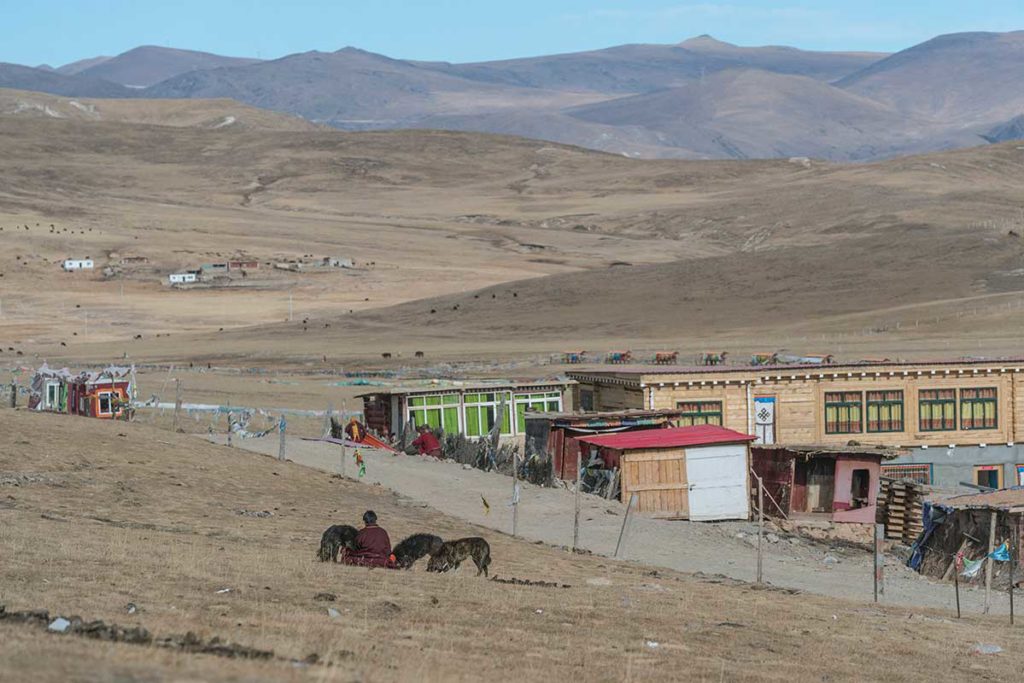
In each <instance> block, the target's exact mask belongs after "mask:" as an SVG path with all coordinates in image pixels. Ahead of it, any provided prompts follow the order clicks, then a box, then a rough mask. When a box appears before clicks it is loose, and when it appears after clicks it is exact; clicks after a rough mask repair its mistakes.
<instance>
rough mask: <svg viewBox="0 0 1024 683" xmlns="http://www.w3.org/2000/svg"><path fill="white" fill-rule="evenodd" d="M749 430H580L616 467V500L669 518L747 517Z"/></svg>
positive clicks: (713, 427) (706, 427)
mask: <svg viewBox="0 0 1024 683" xmlns="http://www.w3.org/2000/svg"><path fill="white" fill-rule="evenodd" d="M753 440H754V437H753V436H749V435H747V434H743V433H741V432H737V431H733V430H731V429H726V428H724V427H719V426H717V425H710V424H704V425H699V426H696V427H676V428H670V429H648V430H641V431H630V432H622V433H617V434H615V433H613V434H596V435H592V436H581V437H579V441H580V442H582V443H583V444H584V445H585V446H589V447H591V448H593V449H596V450H597V451H598V458H599V459H600V460H602V461H603V463H604V466H605V467H606V468H609V469H612V470H614V469H618V470H619V473H620V481H621V500H622V501H623V502H624V503H629V502H630V500H631V498H632V496H633V495H634V494H635V495H636V497H637V500H636V510H637V512H641V513H646V514H648V515H650V516H654V517H664V518H668V519H689V520H692V521H712V520H722V519H749V518H750V476H749V473H750V442H751V441H753Z"/></svg>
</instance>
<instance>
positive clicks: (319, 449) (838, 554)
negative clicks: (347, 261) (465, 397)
mask: <svg viewBox="0 0 1024 683" xmlns="http://www.w3.org/2000/svg"><path fill="white" fill-rule="evenodd" d="M212 438H213V439H214V440H216V441H218V442H221V443H222V442H223V437H218V436H214V437H212ZM236 446H240V447H242V448H246V449H248V450H252V451H255V452H258V453H263V454H265V455H273V456H275V457H276V455H277V452H278V440H277V439H276V438H265V439H259V440H249V441H237V440H236ZM361 452H362V454H363V457H364V459H365V462H366V475H365V477H363V479H362V480H363V481H364V482H365V483H367V484H371V485H372V484H379V485H381V486H384V487H386V488H389V489H391V490H393V491H395V492H397V493H399V494H401V495H403V496H406V497H408V498H410V499H412V500H413V501H416V502H419V503H422V504H423V505H424V506H430V507H433V508H435V509H437V510H439V511H441V512H443V513H445V514H448V515H452V516H454V517H458V518H460V519H463V520H465V521H467V522H472V523H474V524H479V525H481V526H485V527H489V528H492V529H496V530H498V531H502V532H505V533H511V531H512V511H511V507H510V503H511V500H512V481H511V479H509V478H508V477H505V476H502V475H499V474H494V473H488V472H482V471H480V470H477V469H464V468H463V467H462V466H461V465H457V464H454V463H445V462H439V461H437V460H433V459H424V458H418V457H411V456H405V455H401V456H394V455H390V454H387V453H382V452H377V451H372V450H369V449H363V450H362V451H361ZM287 454H288V459H289V460H292V461H294V462H296V463H299V464H302V465H306V466H308V467H314V468H317V469H320V470H324V471H327V472H341V448H340V447H339V446H336V445H332V444H327V443H322V442H316V441H304V440H301V439H297V438H292V439H289V440H288V444H287ZM356 470H357V468H356V466H355V464H354V462H353V461H352V455H351V451H350V453H349V461H348V462H347V463H346V468H345V474H346V475H347V476H348V477H355V476H356ZM483 498H486V500H487V502H488V504H489V505H490V510H489V511H487V510H486V509H485V507H484V504H483V502H482V499H483ZM573 505H574V501H573V494H572V493H571V492H569V491H566V490H564V489H554V488H542V487H539V486H534V485H531V484H523V488H522V492H521V495H520V506H519V535H520V536H522V537H523V538H526V539H529V540H533V541H541V542H544V543H550V544H554V545H564V546H568V545H571V544H572V524H573V522H572V520H573ZM624 510H625V507H624V506H623V505H622V504H620V503H618V502H613V501H606V500H603V499H601V498H598V497H596V496H590V495H585V496H582V504H581V514H580V545H581V546H582V547H583V548H585V549H587V550H589V551H591V552H593V553H595V554H599V555H606V556H611V555H613V554H614V552H615V544H616V541H617V540H618V536H619V531H620V529H621V528H622V515H623V513H624ZM356 521H357V520H336V522H337V523H342V522H344V523H355V522H356ZM383 523H384V524H385V525H386V524H387V520H383ZM425 531H426V530H425ZM756 533H757V532H756V525H753V524H751V523H747V522H724V523H689V522H678V521H676V522H673V521H665V520H654V519H647V518H644V517H640V516H636V517H634V518H633V519H632V520H630V522H629V527H628V528H627V531H626V539H625V541H624V551H623V552H622V553H621V556H622V557H623V558H624V559H628V560H634V561H637V562H642V563H644V564H648V565H653V566H660V567H667V568H671V569H676V570H679V571H685V572H703V573H705V574H721V575H723V576H726V577H729V578H733V579H739V580H742V581H753V580H754V579H755V576H756V564H757V557H756V550H755V544H756V540H757V539H756ZM777 536H778V537H779V540H777V541H776V542H774V543H765V547H766V552H765V556H764V577H765V580H766V581H768V582H770V583H772V584H774V585H776V586H782V587H786V588H794V589H799V590H804V591H809V592H812V593H818V594H821V595H828V596H833V597H841V598H850V599H855V600H863V601H870V600H871V599H872V592H873V589H872V571H871V556H870V554H869V553H866V552H864V551H862V550H858V549H851V548H843V547H835V546H833V547H830V546H829V545H827V544H821V543H814V542H810V541H807V540H804V539H793V538H791V537H788V536H786V535H785V534H777ZM960 599H961V606H962V609H963V611H964V613H969V614H980V613H981V611H982V604H983V601H984V591H983V590H981V589H970V588H963V587H962V588H961V595H960ZM882 602H884V603H887V604H900V605H905V606H918V607H931V608H937V609H946V610H949V611H950V612H951V614H953V615H955V610H956V605H955V598H954V593H953V589H952V587H951V586H949V585H940V584H938V583H934V582H932V581H930V580H928V579H925V578H923V577H921V576H920V575H918V574H917V573H915V572H913V571H911V570H909V569H907V568H906V567H904V566H903V564H902V562H900V561H899V560H898V559H897V558H892V557H890V558H888V560H887V562H886V568H885V596H884V598H882ZM992 611H993V612H994V613H1008V612H1009V601H1008V599H1007V596H1006V595H1005V594H1002V593H998V594H994V596H993V609H992Z"/></svg>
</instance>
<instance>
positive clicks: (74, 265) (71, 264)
mask: <svg viewBox="0 0 1024 683" xmlns="http://www.w3.org/2000/svg"><path fill="white" fill-rule="evenodd" d="M60 267H61V268H63V269H64V270H66V271H69V272H70V271H74V270H92V269H93V268H94V267H95V264H94V263H93V260H92V259H91V258H88V257H86V258H68V259H64V262H63V263H61V266H60Z"/></svg>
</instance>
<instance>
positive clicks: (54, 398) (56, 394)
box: [46, 382, 60, 408]
mask: <svg viewBox="0 0 1024 683" xmlns="http://www.w3.org/2000/svg"><path fill="white" fill-rule="evenodd" d="M59 402H60V385H59V384H57V383H56V382H50V383H48V384H47V385H46V407H47V408H56V407H57V404H58V403H59Z"/></svg>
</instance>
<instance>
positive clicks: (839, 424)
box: [825, 391, 864, 434]
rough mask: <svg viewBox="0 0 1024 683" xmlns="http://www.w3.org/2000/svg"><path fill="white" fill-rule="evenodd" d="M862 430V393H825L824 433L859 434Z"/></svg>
mask: <svg viewBox="0 0 1024 683" xmlns="http://www.w3.org/2000/svg"><path fill="white" fill-rule="evenodd" d="M863 431H864V395H863V394H862V393H861V392H859V391H830V392H826V393H825V433H826V434H860V433H861V432H863Z"/></svg>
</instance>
